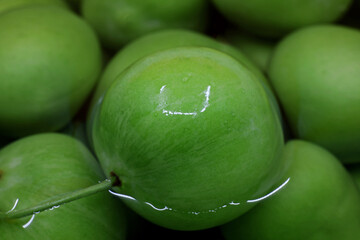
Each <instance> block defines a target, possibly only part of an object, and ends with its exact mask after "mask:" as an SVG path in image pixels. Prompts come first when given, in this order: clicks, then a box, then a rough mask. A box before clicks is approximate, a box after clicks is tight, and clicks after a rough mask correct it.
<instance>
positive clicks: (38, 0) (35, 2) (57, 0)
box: [0, 0, 67, 14]
mask: <svg viewBox="0 0 360 240" xmlns="http://www.w3.org/2000/svg"><path fill="white" fill-rule="evenodd" d="M51 4H52V5H55V6H59V7H65V8H66V7H67V5H66V4H65V3H64V2H63V1H62V0H1V1H0V14H2V13H4V12H6V11H9V10H14V9H17V8H22V7H29V6H41V5H51Z"/></svg>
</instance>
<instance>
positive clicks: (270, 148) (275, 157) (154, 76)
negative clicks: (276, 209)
mask: <svg viewBox="0 0 360 240" xmlns="http://www.w3.org/2000/svg"><path fill="white" fill-rule="evenodd" d="M93 140H94V146H95V152H96V154H97V156H98V158H99V160H100V163H101V165H102V167H103V169H104V171H105V173H106V174H107V176H109V175H110V172H114V173H115V174H116V175H117V176H118V177H119V179H120V181H121V183H122V186H121V187H119V188H116V191H117V192H119V193H121V194H125V195H127V196H130V197H127V198H124V201H125V202H126V203H127V205H129V206H130V207H131V208H132V209H134V210H135V211H136V212H138V213H139V214H140V215H142V216H144V217H145V218H147V219H148V220H150V221H152V222H154V223H156V224H159V225H162V226H165V227H168V228H172V229H177V230H197V229H204V228H209V227H213V226H218V225H220V224H223V223H225V222H227V221H230V220H231V219H233V218H235V217H237V216H239V215H241V214H242V213H244V212H246V211H247V210H249V209H250V208H251V207H252V206H253V205H249V204H247V203H246V201H247V200H249V199H253V198H258V197H261V196H262V195H264V194H265V193H266V192H267V191H268V190H269V188H270V187H271V186H272V185H273V184H274V183H275V181H276V180H277V178H278V177H279V174H280V171H281V170H282V164H281V162H280V160H279V159H280V157H279V156H280V154H281V151H282V147H283V135H282V130H281V125H280V122H279V119H278V116H277V114H276V111H275V110H274V108H273V107H272V105H271V103H270V100H269V98H268V96H267V94H266V92H265V90H264V88H263V87H262V84H261V83H260V82H259V80H258V79H257V78H256V75H254V74H253V73H252V72H251V71H249V70H248V69H247V68H246V67H245V66H244V65H242V64H241V63H239V62H238V61H236V60H235V59H233V58H231V57H230V56H228V55H226V54H224V53H221V52H219V51H216V50H212V49H208V48H195V47H194V48H173V49H170V50H165V51H161V52H158V53H155V54H153V55H150V56H148V57H146V58H143V59H142V60H140V61H138V62H137V63H135V64H134V65H132V66H131V67H130V68H128V70H127V71H125V72H124V73H123V74H121V75H120V76H119V77H118V78H117V79H116V81H115V82H114V83H113V84H112V85H111V87H110V89H109V90H108V91H107V93H106V94H105V98H104V101H103V102H102V104H101V107H100V109H99V112H98V114H97V116H96V118H95V122H94V127H93Z"/></svg>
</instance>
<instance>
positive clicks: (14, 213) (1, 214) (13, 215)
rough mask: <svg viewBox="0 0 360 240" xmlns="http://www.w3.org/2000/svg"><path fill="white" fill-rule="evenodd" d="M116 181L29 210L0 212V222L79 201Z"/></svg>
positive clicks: (111, 185) (93, 186)
mask: <svg viewBox="0 0 360 240" xmlns="http://www.w3.org/2000/svg"><path fill="white" fill-rule="evenodd" d="M117 181H118V179H117V177H115V176H113V177H111V178H110V179H105V180H104V181H102V182H99V183H98V184H95V185H92V186H90V187H87V188H83V189H79V190H75V191H73V192H68V193H63V194H59V195H56V196H53V197H51V198H49V199H47V200H46V201H43V202H41V203H39V204H37V205H35V206H33V207H30V208H26V209H20V210H13V211H9V212H6V213H4V212H0V220H4V219H14V218H22V217H26V216H30V215H33V214H36V213H39V212H42V211H45V210H48V209H50V208H52V207H55V206H59V205H61V204H64V203H69V202H72V201H74V200H77V199H81V198H84V197H87V196H90V195H93V194H95V193H98V192H102V191H105V190H109V189H110V188H111V187H113V186H115V185H116V182H117Z"/></svg>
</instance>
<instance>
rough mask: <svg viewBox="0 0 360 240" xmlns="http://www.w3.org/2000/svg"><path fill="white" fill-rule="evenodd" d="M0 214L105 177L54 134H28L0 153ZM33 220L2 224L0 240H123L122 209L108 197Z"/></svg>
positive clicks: (80, 149) (74, 145) (82, 152)
mask: <svg viewBox="0 0 360 240" xmlns="http://www.w3.org/2000/svg"><path fill="white" fill-rule="evenodd" d="M0 173H1V174H0V195H1V198H0V211H1V212H7V211H9V210H10V209H12V207H13V205H14V203H15V202H16V199H18V203H17V205H16V208H15V209H16V210H19V209H25V208H28V207H33V206H35V205H36V204H39V203H40V202H42V201H45V200H47V199H49V198H50V197H53V196H55V195H57V194H63V193H67V192H71V191H74V190H78V189H81V188H85V187H88V186H91V185H94V184H96V183H98V181H101V180H103V179H104V178H105V176H104V175H103V173H102V171H101V168H100V166H99V164H98V163H97V161H96V160H95V158H94V157H93V156H92V155H91V153H90V152H89V151H88V149H87V148H86V147H85V146H84V145H83V144H82V143H81V142H80V141H78V140H76V139H74V138H72V137H69V136H66V135H64V134H58V133H44V134H37V135H32V136H29V137H25V138H22V139H20V140H17V141H15V142H13V143H11V144H9V145H7V146H6V147H4V148H2V149H1V151H0ZM34 216H35V217H34V219H33V221H30V219H31V217H32V216H28V217H24V218H19V219H15V220H13V219H10V220H1V221H0V232H1V239H2V240H14V239H29V240H32V239H34V240H35V239H36V240H45V239H54V240H62V239H69V240H73V239H74V240H75V239H94V240H97V239H117V240H124V239H125V234H126V227H127V225H126V217H125V210H124V206H123V205H122V203H121V201H120V200H119V199H116V198H115V197H113V196H112V195H111V194H110V193H108V192H102V193H98V194H96V195H93V196H90V197H86V198H83V199H79V200H76V201H73V202H70V203H66V204H63V205H61V206H59V207H56V208H54V209H52V210H46V211H44V212H41V213H38V214H35V215H34Z"/></svg>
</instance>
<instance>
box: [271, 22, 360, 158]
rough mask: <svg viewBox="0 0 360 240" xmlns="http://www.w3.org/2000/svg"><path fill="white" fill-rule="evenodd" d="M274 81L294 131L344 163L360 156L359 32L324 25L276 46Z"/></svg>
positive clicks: (291, 36) (308, 29) (292, 36)
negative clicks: (322, 147) (325, 149)
mask: <svg viewBox="0 0 360 240" xmlns="http://www.w3.org/2000/svg"><path fill="white" fill-rule="evenodd" d="M269 75H270V80H271V82H272V85H273V87H274V90H275V92H276V94H277V95H278V97H279V101H280V103H281V104H282V106H283V108H284V111H285V115H286V118H287V120H288V121H289V123H290V127H291V129H292V131H293V133H294V134H295V135H296V136H297V137H298V138H301V139H304V140H309V141H311V142H314V143H317V144H319V145H321V146H324V147H325V148H327V149H328V150H330V151H331V152H332V153H334V154H335V155H337V157H338V158H339V159H340V160H341V161H343V162H345V163H349V162H355V161H359V159H360V124H359V123H360V78H359V76H360V31H359V30H357V29H352V28H347V27H343V26H334V25H322V26H313V27H309V28H305V29H302V30H299V31H297V32H295V33H293V34H291V35H289V36H288V37H286V38H285V39H284V40H283V41H282V42H280V44H279V45H278V46H277V48H276V50H275V52H274V55H273V58H272V60H271V63H270V70H269Z"/></svg>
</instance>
